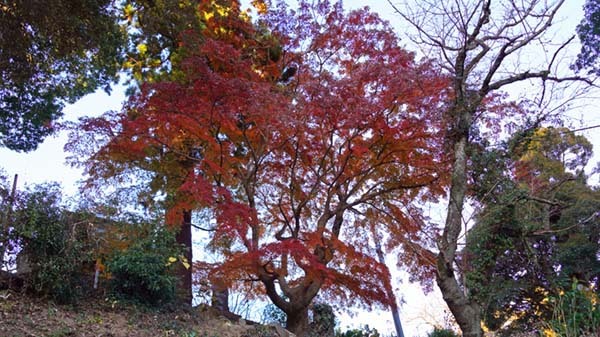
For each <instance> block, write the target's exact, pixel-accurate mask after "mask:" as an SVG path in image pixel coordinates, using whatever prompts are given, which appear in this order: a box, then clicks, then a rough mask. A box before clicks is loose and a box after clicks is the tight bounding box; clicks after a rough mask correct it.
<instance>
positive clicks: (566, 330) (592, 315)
mask: <svg viewBox="0 0 600 337" xmlns="http://www.w3.org/2000/svg"><path fill="white" fill-rule="evenodd" d="M550 302H551V303H552V306H553V314H552V319H551V320H549V321H548V322H547V328H548V329H550V330H551V331H553V332H554V333H555V334H556V335H557V336H561V337H577V336H593V335H594V334H595V333H597V332H598V331H600V302H598V295H597V293H596V292H594V291H593V290H590V289H587V288H586V287H584V286H582V285H581V284H578V283H577V282H573V284H572V286H571V288H570V289H569V290H568V291H566V292H563V293H560V294H559V295H558V296H556V297H553V298H551V299H550Z"/></svg>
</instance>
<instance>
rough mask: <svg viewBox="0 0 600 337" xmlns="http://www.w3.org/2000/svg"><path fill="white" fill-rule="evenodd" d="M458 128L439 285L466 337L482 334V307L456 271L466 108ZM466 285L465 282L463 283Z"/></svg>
mask: <svg viewBox="0 0 600 337" xmlns="http://www.w3.org/2000/svg"><path fill="white" fill-rule="evenodd" d="M458 114H459V122H458V126H457V131H459V132H460V134H459V136H458V139H457V140H456V142H455V143H454V149H453V150H454V163H453V166H452V172H451V174H452V176H451V185H450V196H449V201H448V212H447V216H446V224H445V226H444V232H443V234H442V237H441V239H440V241H439V243H438V244H439V249H440V252H439V254H438V260H437V280H436V281H437V284H438V286H439V287H440V290H441V292H442V296H443V297H444V300H445V301H446V303H447V304H448V307H449V308H450V311H452V314H453V315H454V317H455V318H456V322H457V323H458V325H459V326H460V329H461V330H462V333H463V336H464V337H481V336H482V334H483V331H482V329H481V310H480V308H479V305H478V304H477V303H475V302H474V301H472V300H471V299H469V297H468V292H464V291H463V289H462V288H461V286H460V285H459V283H458V281H457V278H456V277H457V275H456V273H455V271H454V262H455V258H456V249H457V244H458V238H459V236H460V232H461V229H462V212H463V208H464V200H465V194H466V191H467V175H466V169H467V144H468V137H469V136H468V130H469V127H470V114H469V112H468V111H466V110H462V111H460V110H459V112H458ZM463 286H465V285H463Z"/></svg>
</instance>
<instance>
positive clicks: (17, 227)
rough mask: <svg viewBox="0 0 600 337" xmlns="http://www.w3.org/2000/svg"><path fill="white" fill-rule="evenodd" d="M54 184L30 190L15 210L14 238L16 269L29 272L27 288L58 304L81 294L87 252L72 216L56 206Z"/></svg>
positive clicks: (87, 257) (57, 187)
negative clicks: (15, 241) (16, 248)
mask: <svg viewBox="0 0 600 337" xmlns="http://www.w3.org/2000/svg"><path fill="white" fill-rule="evenodd" d="M60 201H61V192H60V189H59V186H58V185H56V184H47V185H40V186H36V187H34V189H33V190H31V191H28V192H27V193H25V194H24V195H23V196H22V197H21V198H20V200H19V203H18V207H17V209H16V210H15V218H14V220H13V221H14V222H13V226H14V239H15V240H17V241H18V245H20V246H21V248H22V251H21V253H20V260H19V261H18V262H19V267H20V268H23V266H24V265H26V266H27V267H28V268H27V269H30V276H29V279H28V287H29V288H30V289H31V290H33V291H35V292H36V293H38V294H43V295H47V296H49V297H51V298H52V299H54V300H56V301H58V302H60V303H70V302H74V301H75V300H77V298H78V297H79V296H80V295H81V294H82V293H83V291H84V282H83V280H84V276H83V273H82V266H83V264H84V263H85V262H87V261H89V260H90V258H91V254H90V252H91V250H90V247H88V246H87V245H86V243H85V241H84V240H83V237H82V236H81V235H80V234H81V233H80V231H79V230H78V227H77V225H76V224H74V221H73V219H74V215H73V214H72V213H69V212H67V211H66V210H65V209H63V208H62V207H61V206H60Z"/></svg>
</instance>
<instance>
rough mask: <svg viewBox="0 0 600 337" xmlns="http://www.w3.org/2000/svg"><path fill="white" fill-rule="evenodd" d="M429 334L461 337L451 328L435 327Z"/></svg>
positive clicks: (435, 336) (432, 336)
mask: <svg viewBox="0 0 600 337" xmlns="http://www.w3.org/2000/svg"><path fill="white" fill-rule="evenodd" d="M427 336H429V337H459V335H458V334H456V333H455V332H454V331H452V330H450V329H440V328H437V327H436V328H434V329H433V331H432V332H430V333H429V334H428V335H427Z"/></svg>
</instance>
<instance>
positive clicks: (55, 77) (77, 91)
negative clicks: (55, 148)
mask: <svg viewBox="0 0 600 337" xmlns="http://www.w3.org/2000/svg"><path fill="white" fill-rule="evenodd" d="M0 31H1V32H2V33H0V76H1V78H2V82H1V83H0V146H4V147H7V148H9V149H12V150H17V151H32V150H34V149H36V148H37V146H38V145H39V144H40V143H41V142H42V141H43V139H44V138H45V137H46V136H48V135H49V134H51V133H52V132H53V129H54V127H53V122H54V121H55V120H57V119H58V118H59V117H60V116H62V109H63V107H64V105H65V104H66V103H73V102H74V101H75V100H77V99H79V98H81V97H82V96H83V95H85V94H88V93H91V92H93V91H95V90H96V89H97V88H104V89H105V90H108V89H109V86H110V84H111V83H113V82H114V81H115V80H116V75H117V72H118V71H119V69H120V68H121V63H122V62H121V50H122V49H123V47H124V43H125V39H124V34H123V33H122V31H121V29H120V27H119V25H118V15H117V14H116V12H115V8H114V7H113V1H111V0H78V1H61V0H56V1H44V2H40V1H28V0H25V1H9V2H6V1H5V2H3V3H2V4H1V5H0Z"/></svg>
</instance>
